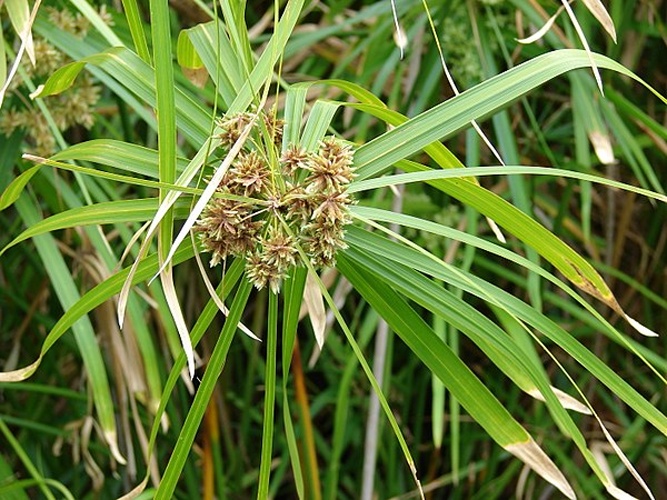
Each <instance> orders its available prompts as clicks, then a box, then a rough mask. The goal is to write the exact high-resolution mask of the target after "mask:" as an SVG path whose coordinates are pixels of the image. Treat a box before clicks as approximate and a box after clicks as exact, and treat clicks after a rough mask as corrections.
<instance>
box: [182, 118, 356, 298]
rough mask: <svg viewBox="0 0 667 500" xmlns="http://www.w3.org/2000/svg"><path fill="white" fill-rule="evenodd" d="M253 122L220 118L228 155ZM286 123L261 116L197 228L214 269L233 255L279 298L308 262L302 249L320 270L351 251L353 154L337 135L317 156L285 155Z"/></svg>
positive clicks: (293, 150) (289, 151) (293, 149)
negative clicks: (284, 283)
mask: <svg viewBox="0 0 667 500" xmlns="http://www.w3.org/2000/svg"><path fill="white" fill-rule="evenodd" d="M252 119H253V117H252V115H250V114H249V113H240V114H237V115H234V116H231V117H229V118H226V119H223V120H220V121H219V125H220V128H221V129H222V132H221V133H220V135H219V137H220V139H221V141H222V147H223V148H224V150H225V151H228V150H229V149H230V148H231V147H232V146H233V145H234V143H235V142H236V141H237V140H238V138H239V137H240V136H241V134H242V132H243V130H244V129H245V128H246V127H247V126H248V124H249V123H251V121H252ZM283 125H284V123H283V121H282V120H278V119H276V118H275V117H273V116H271V115H268V114H264V113H260V116H259V118H258V120H257V121H256V122H255V125H254V129H253V135H251V137H250V139H249V140H247V141H246V143H245V145H244V148H243V150H242V151H241V152H240V153H239V154H238V156H237V157H236V159H235V160H234V162H233V163H232V165H231V167H230V168H229V169H228V171H227V172H225V175H224V177H223V178H222V181H221V182H220V184H219V185H218V187H217V189H216V196H214V197H213V198H212V199H211V201H210V202H209V203H208V205H207V206H206V208H205V209H204V211H203V212H202V214H201V216H200V219H199V220H198V221H197V225H196V226H195V230H196V231H197V232H198V233H199V235H200V239H201V242H202V244H203V246H204V248H205V249H206V250H207V251H209V252H210V253H211V254H212V256H211V260H210V265H211V266H215V265H217V264H219V263H220V262H222V261H224V260H225V259H226V258H227V257H229V256H233V257H239V258H244V259H245V262H246V264H245V267H246V276H247V278H248V279H249V280H250V281H251V282H252V283H253V284H254V285H255V286H256V287H257V288H258V289H262V288H264V287H266V286H267V285H268V286H269V287H270V288H271V290H272V291H273V292H276V293H277V292H278V291H279V289H280V285H281V283H282V281H283V280H284V279H285V278H286V276H287V274H288V272H289V270H290V269H291V268H293V267H295V266H297V265H300V264H302V263H303V259H302V257H301V256H300V255H299V249H301V250H302V252H303V254H305V256H307V258H308V259H309V260H310V263H311V264H312V265H313V266H314V267H315V268H324V267H332V266H334V265H335V262H336V252H337V251H338V250H340V249H344V248H346V244H345V241H344V228H345V226H346V225H347V224H349V223H350V222H351V218H350V213H349V206H350V205H351V204H352V198H351V197H350V195H349V194H348V193H347V187H348V185H349V183H350V181H351V180H352V178H353V177H354V174H353V169H352V156H353V151H352V149H351V147H350V146H348V145H347V144H345V143H343V142H342V141H341V140H339V139H336V138H334V137H327V138H325V139H323V140H322V141H321V142H320V144H319V147H318V148H317V150H316V151H312V152H308V151H305V150H304V149H303V148H301V147H299V146H297V145H290V146H289V147H288V148H286V150H285V151H284V152H283V153H282V154H279V153H278V152H279V151H280V148H281V145H282V135H283ZM267 138H268V139H267ZM267 143H268V144H267Z"/></svg>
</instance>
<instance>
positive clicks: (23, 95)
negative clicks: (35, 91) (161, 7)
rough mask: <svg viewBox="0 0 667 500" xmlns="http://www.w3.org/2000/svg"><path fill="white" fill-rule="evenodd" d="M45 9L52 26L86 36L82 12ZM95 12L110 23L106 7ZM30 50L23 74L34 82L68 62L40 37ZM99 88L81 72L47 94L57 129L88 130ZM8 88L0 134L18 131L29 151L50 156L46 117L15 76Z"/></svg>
mask: <svg viewBox="0 0 667 500" xmlns="http://www.w3.org/2000/svg"><path fill="white" fill-rule="evenodd" d="M0 3H1V2H0ZM46 11H47V13H48V16H49V22H50V23H51V24H52V25H54V26H56V27H57V28H59V29H60V30H62V31H66V32H68V33H70V34H72V35H74V36H75V37H77V38H79V39H83V38H84V37H85V36H86V34H87V32H88V28H89V24H90V23H89V21H88V20H87V19H86V18H85V17H84V16H83V15H81V14H74V13H72V12H70V11H69V10H57V9H54V8H51V7H47V8H46ZM99 14H100V17H101V18H102V19H103V20H104V21H105V22H106V23H107V24H109V25H111V24H112V19H111V16H110V15H109V14H108V13H107V11H106V7H104V6H102V7H101V8H100V11H99ZM34 50H35V61H36V63H35V65H34V66H33V65H32V64H28V62H27V60H26V61H23V63H24V64H23V66H24V70H25V73H24V74H25V75H27V77H29V78H30V79H31V80H33V81H34V83H41V82H44V81H45V80H46V79H47V78H48V77H49V76H51V74H53V73H54V72H55V71H56V70H57V69H59V68H60V67H61V66H63V65H65V64H67V63H68V62H70V59H69V58H68V57H67V56H66V55H65V54H64V53H63V52H61V51H60V50H58V49H57V48H55V47H54V46H53V45H51V44H50V43H49V42H48V41H47V40H46V39H44V38H42V37H39V36H35V38H34ZM26 59H27V58H26ZM100 90H101V89H100V87H99V86H97V85H95V84H94V83H93V80H92V79H91V78H90V77H89V76H87V75H84V76H81V77H80V78H78V79H77V80H76V82H75V83H74V84H73V85H72V87H71V88H70V89H69V90H68V91H67V92H64V93H62V94H58V95H55V96H49V97H47V98H46V99H45V103H46V105H47V107H48V109H49V111H50V112H51V115H52V116H53V118H54V121H55V125H56V126H57V127H58V129H59V130H60V131H61V132H64V131H66V130H68V129H70V128H72V127H75V126H82V127H85V128H87V129H90V128H91V127H92V126H93V124H94V121H95V118H94V115H95V106H96V105H97V102H98V100H99V98H100ZM9 91H10V93H9V94H8V95H9V97H10V98H9V99H8V101H9V103H8V104H7V105H6V106H5V107H4V109H3V110H2V112H0V134H3V135H6V136H8V137H9V136H11V135H12V134H14V132H15V131H17V130H21V131H23V132H22V134H23V136H24V139H25V140H26V142H27V143H28V144H29V146H30V150H31V152H33V153H36V154H38V155H40V156H50V155H51V154H53V153H54V152H55V149H56V140H55V137H54V136H53V133H52V131H51V129H50V126H49V122H48V121H47V119H46V117H45V116H44V115H43V113H42V112H41V111H40V109H39V108H37V107H35V106H34V105H32V103H31V102H30V99H28V97H27V96H28V89H27V87H26V86H25V85H24V82H23V80H22V79H21V77H19V75H16V76H15V77H14V79H13V80H12V81H11V82H10V84H9ZM0 139H1V138H0Z"/></svg>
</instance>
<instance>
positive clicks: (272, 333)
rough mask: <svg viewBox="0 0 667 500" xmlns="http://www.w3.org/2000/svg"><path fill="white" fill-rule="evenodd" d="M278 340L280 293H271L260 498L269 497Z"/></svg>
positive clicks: (260, 468) (261, 499)
mask: <svg viewBox="0 0 667 500" xmlns="http://www.w3.org/2000/svg"><path fill="white" fill-rule="evenodd" d="M277 342H278V295H277V294H275V293H273V292H270V293H269V322H268V332H267V342H266V372H265V377H264V388H265V391H266V392H265V393H264V426H263V431H262V458H261V463H260V466H259V488H258V490H257V498H258V500H263V499H265V498H268V497H269V478H270V476H271V453H272V451H273V430H274V424H275V422H274V413H275V406H276V353H277V349H276V344H277Z"/></svg>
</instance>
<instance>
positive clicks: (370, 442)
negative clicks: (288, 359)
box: [361, 185, 405, 500]
mask: <svg viewBox="0 0 667 500" xmlns="http://www.w3.org/2000/svg"><path fill="white" fill-rule="evenodd" d="M404 189H405V188H404V186H403V185H399V186H397V192H396V193H395V194H394V198H393V200H392V206H391V209H392V211H393V212H399V213H400V212H402V211H403V191H404ZM390 227H391V230H392V231H394V232H398V231H399V230H400V229H399V227H398V225H397V224H391V226H390ZM388 340H389V326H388V325H387V322H386V321H384V320H383V319H380V320H379V322H378V326H377V332H376V334H375V351H374V353H373V375H375V378H376V379H377V382H378V386H380V387H382V385H383V379H384V367H385V363H386V358H387V344H388ZM379 420H380V400H379V399H378V396H377V394H376V393H375V391H374V390H371V392H370V395H369V401H368V419H367V420H366V438H365V439H364V466H363V472H362V484H361V500H371V499H372V498H373V484H374V480H375V465H376V462H377V448H378V436H379V425H378V424H379Z"/></svg>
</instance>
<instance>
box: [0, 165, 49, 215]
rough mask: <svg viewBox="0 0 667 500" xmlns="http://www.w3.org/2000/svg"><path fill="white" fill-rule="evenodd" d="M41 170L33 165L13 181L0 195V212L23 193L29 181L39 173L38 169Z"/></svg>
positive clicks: (38, 166)
mask: <svg viewBox="0 0 667 500" xmlns="http://www.w3.org/2000/svg"><path fill="white" fill-rule="evenodd" d="M40 168H42V166H41V165H35V166H34V167H31V168H29V169H28V170H26V171H25V172H23V173H21V174H20V175H19V176H18V177H17V178H16V179H14V180H13V181H12V182H11V183H10V184H9V186H7V189H5V190H4V191H3V193H2V195H0V211H2V210H4V209H5V208H7V207H9V206H11V205H12V204H13V203H14V202H15V201H16V200H18V198H19V196H21V193H22V192H23V189H24V188H25V187H26V185H27V184H28V182H30V179H32V177H33V176H34V175H35V174H36V173H37V172H39V169H40Z"/></svg>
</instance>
